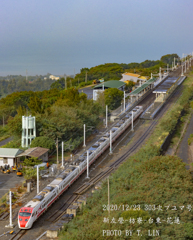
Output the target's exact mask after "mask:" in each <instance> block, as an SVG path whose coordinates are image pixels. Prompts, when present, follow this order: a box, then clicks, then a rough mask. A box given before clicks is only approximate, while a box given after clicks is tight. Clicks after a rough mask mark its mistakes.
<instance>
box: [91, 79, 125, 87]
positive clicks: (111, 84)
mask: <svg viewBox="0 0 193 240" xmlns="http://www.w3.org/2000/svg"><path fill="white" fill-rule="evenodd" d="M124 85H125V83H124V82H121V81H119V80H110V81H108V82H104V83H101V84H99V85H97V86H95V87H94V89H98V88H103V86H104V88H120V87H122V86H124Z"/></svg>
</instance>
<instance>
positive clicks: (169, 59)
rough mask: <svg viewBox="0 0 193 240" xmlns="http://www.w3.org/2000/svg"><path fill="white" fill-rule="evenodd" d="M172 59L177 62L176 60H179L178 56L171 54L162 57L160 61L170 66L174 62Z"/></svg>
mask: <svg viewBox="0 0 193 240" xmlns="http://www.w3.org/2000/svg"><path fill="white" fill-rule="evenodd" d="M174 57H175V58H176V60H177V58H179V56H178V54H176V53H173V54H167V55H164V56H162V57H161V61H162V62H164V63H166V64H169V65H172V62H173V61H174Z"/></svg>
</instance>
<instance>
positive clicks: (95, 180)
mask: <svg viewBox="0 0 193 240" xmlns="http://www.w3.org/2000/svg"><path fill="white" fill-rule="evenodd" d="M175 75H176V73H175ZM172 76H174V74H173V75H172ZM181 89H182V86H179V87H178V89H177V90H176V92H175V93H174V94H173V96H172V98H171V99H170V102H167V103H166V104H165V106H164V108H163V109H162V110H161V111H160V112H159V114H158V115H157V117H156V118H155V119H154V120H152V122H151V124H150V126H149V127H148V128H147V130H146V131H145V132H144V134H143V135H142V136H141V138H140V139H139V140H137V141H136V142H135V143H134V144H133V145H132V146H131V147H130V148H129V149H128V150H127V151H126V152H125V153H124V154H123V155H122V156H121V157H120V158H118V159H117V160H116V161H115V162H114V163H112V164H111V165H110V166H109V167H107V168H105V169H104V170H103V171H102V172H100V173H99V174H97V175H96V176H95V177H94V178H92V179H90V180H89V181H88V182H86V183H84V184H83V185H82V186H80V187H79V188H77V189H76V190H75V191H74V193H73V194H71V195H70V197H69V198H68V199H67V201H66V202H65V203H64V204H63V205H62V206H61V207H60V208H59V209H58V210H57V211H55V212H54V213H53V214H52V215H51V216H49V217H48V218H47V219H46V220H47V221H49V222H50V223H53V224H54V223H56V222H57V221H58V220H60V219H61V217H62V216H63V214H65V213H66V210H67V208H68V207H69V206H70V205H71V204H72V203H73V202H75V201H76V200H77V199H78V198H79V196H80V195H82V194H84V193H85V192H87V191H88V190H89V189H90V188H91V187H93V186H94V185H95V184H97V183H98V182H100V181H101V180H102V179H104V178H106V177H107V176H108V175H109V174H110V173H112V172H113V171H114V170H115V169H116V168H117V167H118V166H119V165H120V164H121V163H122V162H123V161H125V160H126V159H127V158H128V157H129V156H130V155H131V154H132V153H133V152H134V151H136V150H137V148H139V147H140V146H141V144H143V143H144V141H145V140H146V139H147V137H148V136H149V134H150V132H151V131H152V129H153V128H154V127H155V126H156V124H157V122H158V120H159V119H160V118H161V117H162V116H163V114H164V113H165V112H166V111H167V110H168V108H169V107H170V105H171V104H172V103H173V102H174V100H175V98H176V97H178V96H179V95H180V92H181ZM139 105H140V104H139ZM124 138H125V136H124ZM122 140H123V139H121V140H119V141H118V143H117V145H118V144H119V143H120V141H122ZM102 161H103V160H102ZM26 232H27V231H26V230H19V231H18V232H17V233H16V235H14V236H13V237H12V238H10V240H12V239H14V240H17V239H26V237H27V236H25V238H24V235H25V234H26Z"/></svg>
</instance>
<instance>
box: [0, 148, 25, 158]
mask: <svg viewBox="0 0 193 240" xmlns="http://www.w3.org/2000/svg"><path fill="white" fill-rule="evenodd" d="M22 152H23V150H21V149H19V148H0V157H6V158H7V157H10V158H15V157H17V156H18V155H19V154H20V153H22Z"/></svg>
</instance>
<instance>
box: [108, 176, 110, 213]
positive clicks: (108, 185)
mask: <svg viewBox="0 0 193 240" xmlns="http://www.w3.org/2000/svg"><path fill="white" fill-rule="evenodd" d="M108 212H109V216H110V187H109V177H108Z"/></svg>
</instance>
